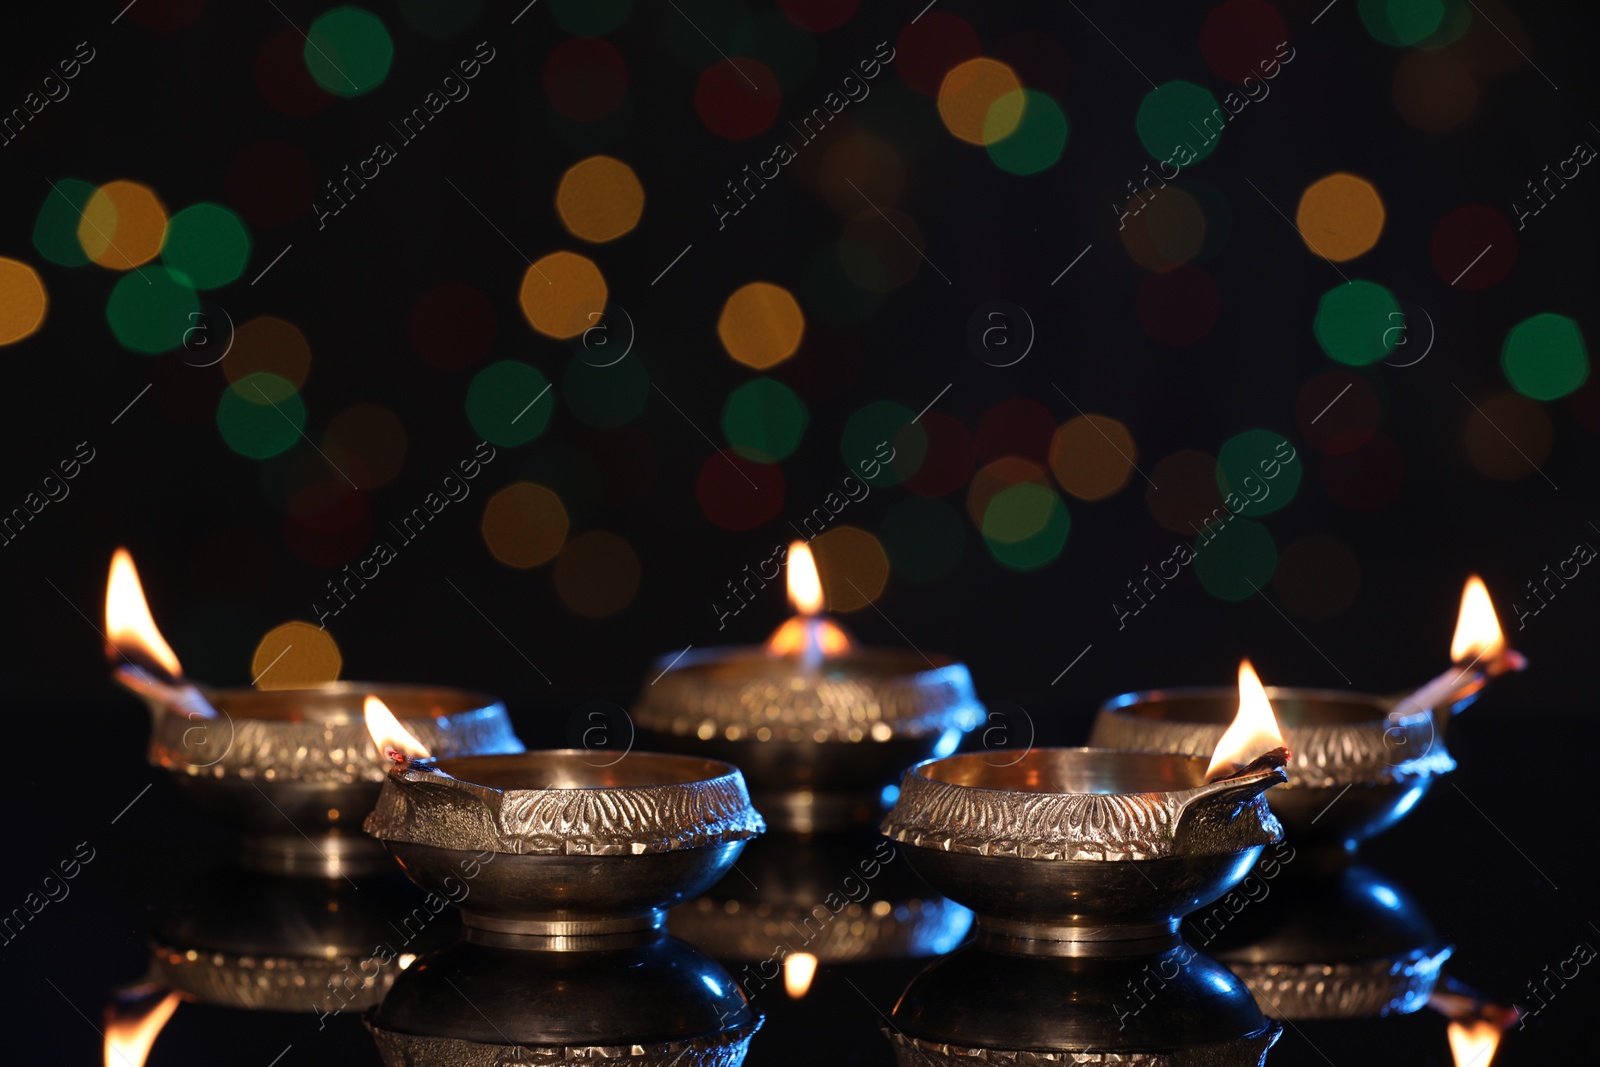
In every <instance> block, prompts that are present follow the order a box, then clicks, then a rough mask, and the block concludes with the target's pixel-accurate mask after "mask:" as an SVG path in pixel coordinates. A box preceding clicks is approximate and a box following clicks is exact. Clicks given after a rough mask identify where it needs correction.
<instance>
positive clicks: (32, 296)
mask: <svg viewBox="0 0 1600 1067" xmlns="http://www.w3.org/2000/svg"><path fill="white" fill-rule="evenodd" d="M49 303H50V301H49V298H48V297H47V296H46V295H45V291H44V282H42V281H40V280H39V272H38V271H36V270H34V269H33V268H32V267H30V266H29V265H28V264H26V263H23V262H21V261H20V260H15V259H8V258H5V257H3V256H0V345H9V344H15V343H16V342H18V341H20V340H22V339H23V338H24V337H27V336H29V335H30V334H32V333H33V332H34V331H36V330H37V329H38V328H39V327H40V325H42V324H43V323H44V313H45V308H46V307H47V306H49Z"/></svg>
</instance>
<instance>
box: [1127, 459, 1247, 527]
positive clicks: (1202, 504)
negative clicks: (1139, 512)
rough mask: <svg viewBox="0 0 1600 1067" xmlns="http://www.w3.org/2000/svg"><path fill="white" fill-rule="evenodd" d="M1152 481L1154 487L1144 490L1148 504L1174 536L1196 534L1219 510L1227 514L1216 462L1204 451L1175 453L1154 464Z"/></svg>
mask: <svg viewBox="0 0 1600 1067" xmlns="http://www.w3.org/2000/svg"><path fill="white" fill-rule="evenodd" d="M1150 480H1151V482H1153V483H1154V484H1153V485H1151V486H1149V487H1148V488H1146V489H1145V491H1144V499H1145V504H1146V505H1147V506H1148V507H1149V508H1150V514H1152V515H1154V516H1155V520H1156V521H1157V522H1159V523H1160V524H1161V525H1162V526H1163V527H1165V528H1166V529H1168V530H1171V531H1172V532H1173V533H1181V534H1193V533H1195V532H1197V530H1198V528H1199V526H1200V525H1201V524H1202V523H1204V522H1205V520H1206V519H1208V518H1211V517H1213V516H1217V512H1218V510H1219V509H1220V510H1221V512H1222V514H1224V515H1225V514H1227V509H1226V508H1224V507H1223V506H1222V494H1221V493H1220V492H1218V491H1217V461H1216V460H1215V459H1213V458H1212V457H1211V456H1208V455H1206V454H1205V453H1204V452H1197V451H1195V450H1194V449H1187V448H1186V449H1184V450H1183V451H1181V452H1174V453H1173V454H1172V455H1170V456H1168V457H1166V458H1165V459H1163V460H1162V461H1161V462H1159V463H1157V464H1156V465H1155V469H1154V470H1152V471H1151V472H1150ZM1217 517H1219V518H1220V516H1217Z"/></svg>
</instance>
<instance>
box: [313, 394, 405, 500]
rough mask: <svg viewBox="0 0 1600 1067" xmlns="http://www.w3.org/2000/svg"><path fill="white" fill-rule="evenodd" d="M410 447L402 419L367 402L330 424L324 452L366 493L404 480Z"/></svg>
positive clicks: (333, 419) (348, 410)
mask: <svg viewBox="0 0 1600 1067" xmlns="http://www.w3.org/2000/svg"><path fill="white" fill-rule="evenodd" d="M407 446H408V441H407V436H406V427H405V424H404V423H403V422H401V421H400V416H398V415H396V414H395V413H394V412H393V411H390V410H389V409H388V408H386V407H383V406H382V405H381V404H374V403H370V402H363V403H360V404H356V405H354V406H352V407H349V408H346V409H345V410H343V411H341V412H339V414H337V415H335V416H334V417H333V418H331V419H329V420H328V429H327V432H326V434H325V435H324V437H323V442H322V449H323V451H324V452H326V453H327V455H328V460H329V461H330V462H331V463H333V464H334V465H335V466H337V467H338V468H339V469H340V470H343V471H345V472H346V473H348V474H349V475H350V480H351V481H353V482H355V483H356V484H357V485H359V486H361V488H362V489H363V490H364V491H365V490H372V489H376V488H378V487H379V486H382V485H388V484H389V483H390V482H392V481H394V480H395V479H396V478H397V477H399V476H400V471H401V469H402V468H403V467H404V466H405V461H406V449H407Z"/></svg>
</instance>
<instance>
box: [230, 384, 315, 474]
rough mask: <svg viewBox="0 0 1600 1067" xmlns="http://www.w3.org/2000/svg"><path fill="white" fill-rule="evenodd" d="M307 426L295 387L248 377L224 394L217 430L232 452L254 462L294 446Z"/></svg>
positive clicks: (301, 402) (233, 385)
mask: <svg viewBox="0 0 1600 1067" xmlns="http://www.w3.org/2000/svg"><path fill="white" fill-rule="evenodd" d="M305 424H306V406H305V402H304V401H302V400H301V399H300V394H299V392H297V391H296V390H295V387H294V385H293V384H292V383H291V382H289V381H287V380H286V379H284V378H280V377H279V376H278V375H276V374H269V373H266V372H265V371H257V372H256V373H253V374H247V375H245V376H244V377H242V378H240V379H239V380H238V381H236V382H234V383H233V384H231V385H229V386H228V388H226V389H224V390H223V391H222V397H221V399H220V400H218V402H217V429H219V430H221V431H222V439H223V441H225V442H227V445H228V447H229V448H231V449H233V450H234V451H235V452H237V453H238V454H239V455H241V456H247V457H249V458H251V459H266V458H267V457H268V456H276V455H278V454H279V453H281V452H285V451H287V450H288V449H290V448H292V447H293V446H294V443H295V442H296V441H298V440H300V433H301V431H302V430H303V429H304V428H305Z"/></svg>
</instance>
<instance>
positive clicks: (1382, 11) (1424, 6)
mask: <svg viewBox="0 0 1600 1067" xmlns="http://www.w3.org/2000/svg"><path fill="white" fill-rule="evenodd" d="M1465 8H1466V5H1465V4H1464V3H1462V2H1461V0H1361V2H1360V5H1359V7H1358V8H1357V10H1359V11H1360V12H1361V22H1362V24H1363V25H1365V26H1366V28H1367V32H1368V33H1370V34H1371V35H1372V36H1373V37H1374V38H1375V39H1377V40H1379V41H1382V42H1383V43H1384V44H1387V45H1393V46H1395V47H1396V48H1404V47H1407V46H1410V45H1422V44H1429V43H1434V44H1438V43H1447V41H1445V40H1439V39H1436V35H1438V34H1440V31H1441V30H1444V31H1446V32H1445V37H1447V38H1448V36H1449V34H1450V33H1451V32H1454V33H1455V34H1456V35H1457V36H1459V35H1460V33H1463V32H1465V30H1466V25H1465V23H1464V22H1463V21H1462V18H1463V15H1464V17H1465V18H1467V19H1470V18H1471V12H1470V11H1466V10H1465ZM1447 13H1449V14H1453V15H1454V16H1455V17H1454V18H1452V19H1451V20H1450V21H1449V22H1448V23H1447V22H1446V18H1445V16H1446V14H1447ZM1431 39H1432V40H1431Z"/></svg>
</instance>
